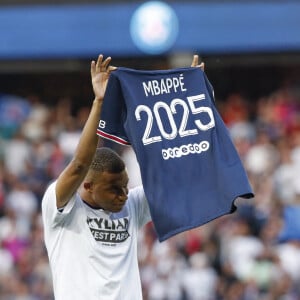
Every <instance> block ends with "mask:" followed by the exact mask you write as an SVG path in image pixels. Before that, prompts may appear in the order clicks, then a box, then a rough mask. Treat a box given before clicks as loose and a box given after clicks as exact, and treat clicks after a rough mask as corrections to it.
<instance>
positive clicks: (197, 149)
mask: <svg viewBox="0 0 300 300" xmlns="http://www.w3.org/2000/svg"><path fill="white" fill-rule="evenodd" d="M208 149H209V142H208V141H202V142H200V143H199V144H197V143H194V144H188V145H181V146H180V147H174V148H168V149H162V151H161V152H162V157H163V159H165V160H167V159H169V158H179V157H182V156H185V155H190V154H200V153H201V152H203V151H207V150H208Z"/></svg>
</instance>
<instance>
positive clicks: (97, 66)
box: [96, 54, 103, 72]
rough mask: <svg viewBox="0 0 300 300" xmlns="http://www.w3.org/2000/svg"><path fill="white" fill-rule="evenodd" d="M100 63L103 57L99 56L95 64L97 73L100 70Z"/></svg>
mask: <svg viewBox="0 0 300 300" xmlns="http://www.w3.org/2000/svg"><path fill="white" fill-rule="evenodd" d="M102 61H103V55H102V54H100V55H99V56H98V59H97V63H96V71H97V72H99V71H100V69H101V65H102Z"/></svg>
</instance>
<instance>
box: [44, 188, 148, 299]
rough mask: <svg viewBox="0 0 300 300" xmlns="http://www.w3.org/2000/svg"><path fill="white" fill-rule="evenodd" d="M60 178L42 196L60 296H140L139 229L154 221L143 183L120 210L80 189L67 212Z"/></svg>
mask: <svg viewBox="0 0 300 300" xmlns="http://www.w3.org/2000/svg"><path fill="white" fill-rule="evenodd" d="M55 185H56V182H54V183H52V184H51V185H50V186H49V187H48V189H47V191H46V193H45V195H44V198H43V201H42V215H43V222H44V234H45V244H46V248H47V251H48V256H49V260H50V266H51V270H52V276H53V285H54V295H55V299H56V300H83V299H88V300H100V299H101V300H106V299H107V300H126V299H128V300H141V299H142V291H141V283H140V275H139V269H138V260H137V234H138V230H139V228H140V227H141V226H143V225H144V224H146V223H147V222H149V221H150V212H149V207H148V204H147V201H146V198H145V194H144V191H143V188H142V187H137V188H134V189H132V190H130V192H129V195H128V200H127V202H126V204H125V206H124V208H123V209H122V211H121V212H119V213H109V212H106V211H104V210H102V209H93V208H91V207H90V206H88V205H87V204H86V203H84V202H83V201H82V199H81V198H80V196H79V194H75V195H74V196H73V197H72V199H71V200H70V201H69V202H68V204H67V206H66V207H65V208H64V210H63V212H59V211H58V210H57V207H56V195H55Z"/></svg>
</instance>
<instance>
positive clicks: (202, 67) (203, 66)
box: [199, 62, 205, 71]
mask: <svg viewBox="0 0 300 300" xmlns="http://www.w3.org/2000/svg"><path fill="white" fill-rule="evenodd" d="M199 67H200V68H201V70H202V71H204V69H205V64H204V62H202V63H201V64H200V65H199Z"/></svg>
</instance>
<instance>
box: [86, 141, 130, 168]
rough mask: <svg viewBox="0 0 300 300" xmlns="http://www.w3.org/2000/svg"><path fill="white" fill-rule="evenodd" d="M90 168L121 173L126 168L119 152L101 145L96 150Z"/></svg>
mask: <svg viewBox="0 0 300 300" xmlns="http://www.w3.org/2000/svg"><path fill="white" fill-rule="evenodd" d="M90 170H91V171H95V172H109V173H120V172H122V171H124V170H125V163H124V161H123V160H122V158H121V157H120V156H119V154H118V153H117V152H115V151H114V150H112V149H111V148H108V147H101V148H97V150H96V153H95V155H94V158H93V161H92V163H91V165H90Z"/></svg>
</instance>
